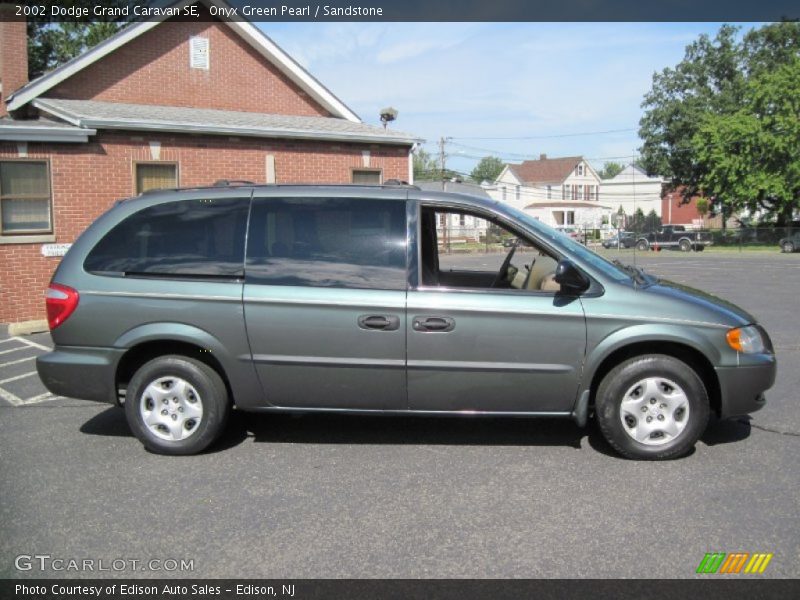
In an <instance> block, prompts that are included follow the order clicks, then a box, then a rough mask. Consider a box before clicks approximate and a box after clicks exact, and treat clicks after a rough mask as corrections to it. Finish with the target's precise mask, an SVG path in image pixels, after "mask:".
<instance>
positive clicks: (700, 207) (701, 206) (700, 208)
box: [695, 198, 709, 217]
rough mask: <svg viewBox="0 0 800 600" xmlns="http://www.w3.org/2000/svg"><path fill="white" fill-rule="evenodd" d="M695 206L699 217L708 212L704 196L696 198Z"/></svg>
mask: <svg viewBox="0 0 800 600" xmlns="http://www.w3.org/2000/svg"><path fill="white" fill-rule="evenodd" d="M695 207H696V208H697V214H699V215H700V216H701V217H705V216H706V215H707V214H708V209H709V206H708V200H706V199H705V198H698V199H697V202H696V203H695Z"/></svg>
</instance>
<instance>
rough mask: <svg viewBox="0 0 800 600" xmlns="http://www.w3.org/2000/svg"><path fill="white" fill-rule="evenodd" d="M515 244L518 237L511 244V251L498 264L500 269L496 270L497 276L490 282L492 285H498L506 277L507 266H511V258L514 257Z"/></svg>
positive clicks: (517, 241) (517, 244)
mask: <svg viewBox="0 0 800 600" xmlns="http://www.w3.org/2000/svg"><path fill="white" fill-rule="evenodd" d="M517 246H519V238H517V239H516V241H515V242H514V243H513V244H512V245H511V251H510V252H509V253H508V256H506V259H505V260H504V261H503V264H502V265H500V270H499V271H498V272H497V277H495V278H494V281H493V282H492V287H493V288H496V287H500V284H501V283H503V281H505V279H506V277H508V268H509V267H510V266H511V259H512V258H514V252H516V251H517Z"/></svg>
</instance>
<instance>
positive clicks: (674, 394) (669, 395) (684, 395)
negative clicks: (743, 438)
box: [595, 354, 710, 460]
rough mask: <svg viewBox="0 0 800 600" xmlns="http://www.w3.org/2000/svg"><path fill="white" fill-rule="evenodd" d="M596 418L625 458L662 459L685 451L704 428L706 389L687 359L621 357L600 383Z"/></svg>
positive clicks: (611, 442) (706, 416)
mask: <svg viewBox="0 0 800 600" xmlns="http://www.w3.org/2000/svg"><path fill="white" fill-rule="evenodd" d="M595 409H596V411H595V412H596V414H597V421H598V424H599V426H600V430H601V431H602V432H603V436H604V437H605V438H606V440H608V443H609V444H611V446H613V448H614V449H615V450H616V451H617V452H619V453H620V454H622V455H623V456H626V457H628V458H634V459H641V460H664V459H669V458H676V457H678V456H682V455H684V454H686V453H687V452H689V451H690V450H691V449H692V448H693V447H694V444H695V443H696V442H697V440H698V438H699V437H700V436H701V435H702V433H703V431H705V428H706V425H707V424H708V417H709V412H710V410H709V402H708V393H707V392H706V388H705V385H703V382H702V380H701V379H700V377H699V376H698V375H697V373H696V372H695V371H694V370H693V369H692V368H691V367H690V366H689V365H687V364H686V363H684V362H682V361H680V360H678V359H676V358H673V357H671V356H665V355H661V354H649V355H645V356H639V357H636V358H632V359H629V360H626V361H625V362H623V363H621V364H619V365H618V366H616V367H615V368H614V369H612V370H611V371H610V372H609V373H608V374H607V375H606V376H605V377H604V378H603V381H602V382H601V383H600V386H599V388H598V390H597V396H596V399H595Z"/></svg>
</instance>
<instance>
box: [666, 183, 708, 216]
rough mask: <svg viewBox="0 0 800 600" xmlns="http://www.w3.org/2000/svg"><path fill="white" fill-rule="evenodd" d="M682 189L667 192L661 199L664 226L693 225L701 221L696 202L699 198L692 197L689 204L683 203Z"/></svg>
mask: <svg viewBox="0 0 800 600" xmlns="http://www.w3.org/2000/svg"><path fill="white" fill-rule="evenodd" d="M681 192H682V188H679V189H677V190H674V191H669V192H666V193H665V194H664V195H663V196H662V197H661V222H662V223H663V224H664V225H673V224H674V225H691V224H692V223H693V221H694V220H695V219H700V218H701V217H700V214H699V213H698V212H697V205H696V201H697V198H698V197H699V196H692V198H691V199H690V200H689V202H684V201H683V196H682V195H681Z"/></svg>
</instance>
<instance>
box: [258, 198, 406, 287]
mask: <svg viewBox="0 0 800 600" xmlns="http://www.w3.org/2000/svg"><path fill="white" fill-rule="evenodd" d="M246 281H247V282H248V283H259V284H265V285H297V286H312V287H343V288H368V289H382V290H402V289H405V288H406V206H405V202H403V201H399V200H372V199H363V200H362V199H348V198H330V199H316V198H315V199H285V200H282V199H277V200H273V199H263V200H255V201H254V203H253V213H252V215H251V218H250V233H249V235H248V242H247V274H246Z"/></svg>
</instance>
